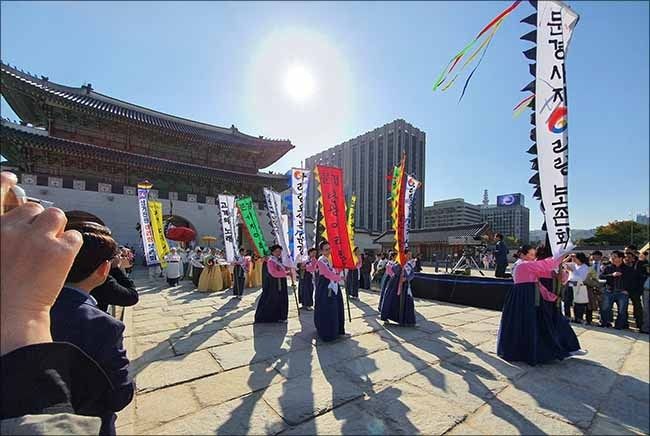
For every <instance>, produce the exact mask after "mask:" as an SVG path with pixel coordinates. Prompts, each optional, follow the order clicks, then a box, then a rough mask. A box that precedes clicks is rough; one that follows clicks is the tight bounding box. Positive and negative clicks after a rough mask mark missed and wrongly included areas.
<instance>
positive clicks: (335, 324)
mask: <svg viewBox="0 0 650 436" xmlns="http://www.w3.org/2000/svg"><path fill="white" fill-rule="evenodd" d="M319 248H320V252H321V257H320V258H319V259H318V262H317V265H318V280H317V282H316V298H315V306H314V324H315V325H316V331H317V332H318V337H320V338H321V339H322V340H323V341H326V342H327V341H333V340H334V339H336V338H337V337H339V336H340V335H344V334H345V311H344V308H343V293H342V292H341V287H340V286H339V283H340V282H342V280H343V278H342V277H341V275H340V273H339V272H337V271H336V270H334V268H333V267H332V265H331V264H330V261H329V255H330V252H331V250H330V244H329V243H328V242H327V241H321V243H320V244H319Z"/></svg>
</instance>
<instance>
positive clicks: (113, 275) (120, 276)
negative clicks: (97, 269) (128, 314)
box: [90, 258, 140, 312]
mask: <svg viewBox="0 0 650 436" xmlns="http://www.w3.org/2000/svg"><path fill="white" fill-rule="evenodd" d="M119 262H120V261H119V260H118V258H115V260H113V264H112V267H111V270H110V272H109V273H108V277H107V278H106V281H105V282H104V283H102V284H101V285H99V286H97V287H96V288H95V289H93V290H92V291H91V292H90V295H91V296H92V297H93V298H94V299H95V300H96V301H97V307H99V308H100V309H101V310H103V311H104V312H108V306H109V305H111V304H113V305H115V306H123V307H128V306H133V305H135V304H137V303H138V301H139V300H140V296H139V295H138V291H137V290H136V289H135V283H134V282H133V280H131V279H130V278H128V277H127V275H126V274H124V272H123V271H122V269H121V268H120V267H119Z"/></svg>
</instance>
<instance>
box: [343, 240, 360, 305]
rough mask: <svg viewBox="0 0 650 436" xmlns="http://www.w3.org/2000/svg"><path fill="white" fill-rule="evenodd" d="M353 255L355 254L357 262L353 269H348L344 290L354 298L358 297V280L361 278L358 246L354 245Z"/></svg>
mask: <svg viewBox="0 0 650 436" xmlns="http://www.w3.org/2000/svg"><path fill="white" fill-rule="evenodd" d="M354 255H355V256H356V259H357V263H356V264H355V265H354V268H353V269H350V270H348V272H347V275H346V276H345V291H346V292H347V293H348V295H349V296H350V298H351V299H353V300H356V299H358V298H359V282H360V280H361V261H362V259H361V254H360V253H359V247H354Z"/></svg>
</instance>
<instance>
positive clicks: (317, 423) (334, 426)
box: [280, 400, 393, 436]
mask: <svg viewBox="0 0 650 436" xmlns="http://www.w3.org/2000/svg"><path fill="white" fill-rule="evenodd" d="M364 404H365V403H364V402H363V401H358V400H356V401H352V402H349V403H345V404H343V405H341V406H339V407H337V408H336V409H334V410H331V411H329V412H327V413H324V414H322V415H319V416H318V417H316V418H315V419H312V420H309V421H307V422H304V423H302V424H300V425H298V426H296V427H293V428H290V429H288V430H285V431H283V432H282V433H280V434H281V435H295V436H302V435H312V434H323V435H336V434H342V435H389V434H393V433H392V432H391V430H390V429H389V428H388V427H387V426H386V424H384V422H383V420H382V419H381V418H380V417H376V416H373V415H371V414H369V413H368V412H366V410H365V409H364V407H363V405H364Z"/></svg>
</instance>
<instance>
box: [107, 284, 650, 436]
mask: <svg viewBox="0 0 650 436" xmlns="http://www.w3.org/2000/svg"><path fill="white" fill-rule="evenodd" d="M151 289H152V290H151V291H148V292H147V293H146V294H144V295H143V299H142V300H141V301H144V302H146V303H147V304H145V306H147V307H146V308H141V307H139V306H135V307H133V308H131V309H130V310H129V311H127V314H126V315H127V316H126V317H125V320H127V323H129V324H130V326H129V328H128V329H127V331H128V333H129V335H132V336H130V337H128V338H127V340H125V344H126V345H127V347H129V348H128V350H129V357H130V358H131V359H132V361H133V363H134V366H136V367H138V371H140V373H139V374H138V376H137V379H136V382H137V383H138V387H139V389H140V390H139V391H138V393H137V395H136V400H135V402H134V403H133V404H132V406H131V407H129V408H128V409H125V411H123V412H120V414H119V415H120V416H119V420H118V422H117V426H118V432H119V433H120V434H134V433H152V434H154V433H155V434H171V433H173V434H179V433H180V434H183V433H186V434H187V433H192V434H195V433H196V434H211V433H220V434H222V433H223V434H277V433H278V432H280V433H282V434H441V433H445V432H448V433H450V434H514V433H525V434H541V433H549V434H579V433H581V432H586V433H590V434H611V433H614V434H622V433H625V434H630V433H638V434H642V433H644V432H645V433H647V432H648V428H647V421H648V402H649V400H648V395H649V393H648V392H649V391H648V377H649V374H648V363H649V362H648V360H649V356H648V352H649V350H648V341H647V336H643V335H639V334H636V333H631V332H621V331H615V330H611V329H597V328H589V327H587V328H585V327H580V326H576V328H575V331H576V333H577V334H579V335H580V341H581V344H582V345H583V347H584V348H587V349H588V350H589V354H587V355H586V356H581V357H578V358H576V357H574V358H571V359H567V360H565V361H563V362H558V363H554V364H550V365H539V366H536V367H530V366H527V365H524V364H518V363H514V364H513V363H508V362H504V361H503V360H501V359H499V358H498V357H497V356H496V354H495V351H496V332H497V330H498V324H499V320H500V316H499V313H498V312H493V311H488V310H484V309H475V308H470V307H463V306H458V305H453V304H446V303H438V302H434V301H427V300H420V299H416V312H418V315H417V321H418V326H417V327H416V328H404V327H399V326H396V325H388V326H386V325H384V324H383V323H382V322H381V321H380V320H378V314H377V313H376V304H377V299H378V298H377V294H376V293H367V292H365V291H361V293H360V296H361V301H354V300H353V301H351V312H352V316H353V320H352V323H349V322H347V320H346V330H347V331H348V333H351V335H350V336H347V337H343V338H340V339H338V340H336V341H334V342H328V343H324V342H322V341H320V340H318V339H317V337H316V332H315V327H314V325H313V312H308V311H302V310H301V311H300V313H298V312H296V310H295V308H294V307H293V300H290V302H289V303H290V307H289V312H290V313H289V315H290V316H289V321H288V323H287V324H264V325H253V321H254V312H255V304H256V299H257V297H258V296H259V292H254V291H251V290H247V291H246V293H245V296H244V298H243V299H242V300H234V299H232V297H231V295H230V294H229V293H228V294H226V293H215V294H197V293H196V292H194V291H192V290H191V285H190V284H189V282H184V283H183V286H181V287H178V288H171V289H167V288H166V287H165V285H163V284H160V283H157V284H154V285H153V286H151ZM194 294H197V295H194ZM290 298H292V296H290ZM346 315H347V308H346ZM169 322H173V323H177V324H178V325H179V327H178V328H177V329H175V330H163V331H157V332H153V333H149V334H143V333H146V332H151V330H150V329H151V328H154V326H159V325H162V326H164V325H165V323H169ZM452 324H454V325H452ZM456 324H457V325H456ZM172 344H173V346H172ZM174 351H176V353H179V354H181V355H180V356H174V357H172V355H173V353H174ZM182 362H183V363H182ZM181 363H182V364H181ZM222 364H223V366H222ZM623 405H625V406H624V407H625V408H624V409H622V407H623ZM136 406H137V407H136ZM129 410H131V411H132V415H133V416H131V415H129V414H128V411H129ZM127 415H128V416H127Z"/></svg>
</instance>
